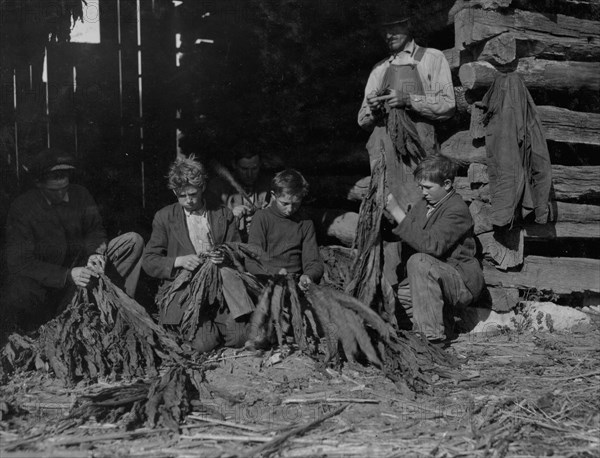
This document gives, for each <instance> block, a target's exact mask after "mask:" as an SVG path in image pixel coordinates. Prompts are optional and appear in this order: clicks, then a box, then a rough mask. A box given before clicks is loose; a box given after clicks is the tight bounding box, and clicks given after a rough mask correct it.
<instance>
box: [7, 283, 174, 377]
mask: <svg viewBox="0 0 600 458" xmlns="http://www.w3.org/2000/svg"><path fill="white" fill-rule="evenodd" d="M181 354H182V350H181V348H180V347H179V345H178V344H177V342H176V341H175V340H174V338H173V337H172V336H171V335H170V334H169V333H167V331H165V330H164V329H163V328H162V327H161V326H159V325H158V324H156V323H155V322H154V321H153V320H152V318H151V317H150V316H149V315H148V313H147V312H146V310H145V309H144V308H143V307H142V306H141V305H139V304H138V303H137V302H135V301H134V300H133V299H131V298H130V297H129V296H127V294H125V293H124V292H123V291H122V290H121V289H119V288H118V287H116V286H115V285H114V284H113V283H112V282H111V281H110V280H109V279H108V277H107V276H105V275H104V274H99V276H98V281H97V283H96V284H95V285H94V286H93V288H92V291H91V295H90V293H89V292H88V291H87V290H85V289H80V290H79V291H78V292H77V294H76V295H75V296H74V298H73V300H72V301H71V303H70V304H69V305H68V306H67V308H66V309H65V310H64V311H63V312H62V313H61V314H60V315H59V316H57V317H56V318H54V319H52V320H51V321H49V322H48V323H46V324H45V325H42V326H41V327H40V328H39V330H38V335H37V338H35V339H31V338H26V337H21V336H18V335H12V336H10V337H9V343H8V344H7V345H6V347H5V349H4V351H3V356H4V357H5V358H6V359H7V361H8V362H9V363H10V365H11V366H12V367H13V368H22V369H30V368H32V367H34V368H36V369H42V368H43V369H52V371H53V372H54V374H55V375H56V377H58V378H59V379H61V380H63V381H65V382H67V383H73V382H75V381H78V380H80V379H85V378H89V379H97V378H98V377H101V376H102V377H111V378H116V377H117V376H124V377H126V378H131V377H136V376H142V375H146V374H148V375H153V374H157V373H158V372H157V369H158V367H159V366H160V364H161V362H162V361H163V360H181Z"/></svg>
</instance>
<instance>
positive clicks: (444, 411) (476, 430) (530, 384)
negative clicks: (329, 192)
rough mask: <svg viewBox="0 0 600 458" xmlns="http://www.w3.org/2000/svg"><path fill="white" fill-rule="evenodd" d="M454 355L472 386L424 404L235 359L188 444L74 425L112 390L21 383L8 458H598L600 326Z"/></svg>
mask: <svg viewBox="0 0 600 458" xmlns="http://www.w3.org/2000/svg"><path fill="white" fill-rule="evenodd" d="M448 351H451V352H454V353H455V354H456V355H457V356H458V357H459V358H461V359H462V361H463V365H462V369H461V371H460V376H458V377H456V376H454V378H451V379H444V378H442V379H438V380H436V382H435V385H434V394H433V395H430V396H429V395H428V396H425V395H419V396H417V397H414V398H412V397H407V396H406V395H403V394H401V393H400V392H399V391H398V389H397V388H396V387H395V385H394V384H393V383H392V382H391V381H390V380H389V379H386V378H385V376H384V375H382V374H381V373H380V372H379V371H378V370H375V369H372V368H365V367H362V366H359V365H356V364H353V365H348V366H346V367H345V368H344V369H343V370H342V372H335V371H332V370H331V369H327V368H324V367H319V366H318V365H316V364H315V363H314V361H312V360H310V359H308V358H305V357H302V356H298V355H294V354H292V355H291V356H289V357H287V358H284V359H282V358H281V355H280V354H278V353H273V354H270V353H267V354H264V355H262V356H261V357H259V356H257V355H256V354H253V353H250V352H242V353H236V352H235V351H233V350H227V351H224V352H221V353H219V354H218V355H215V357H214V358H215V360H216V362H217V363H218V364H217V367H216V368H215V369H213V370H211V371H209V372H207V374H206V375H207V378H208V385H207V390H208V392H207V393H204V396H203V399H206V398H207V397H210V396H211V394H212V395H214V400H215V401H214V404H212V405H211V404H210V403H209V404H208V405H207V404H206V402H203V403H202V405H200V404H199V406H198V410H197V411H196V412H195V413H194V414H193V415H190V416H188V417H187V419H186V422H185V424H183V425H182V427H181V430H180V434H173V433H172V432H170V431H168V430H166V429H155V430H147V429H141V430H135V431H125V430H124V429H123V427H122V425H120V424H110V423H103V424H99V423H96V422H94V419H89V420H88V421H87V422H86V423H85V424H84V425H80V426H77V427H69V422H68V421H65V418H66V416H67V414H68V412H69V409H70V408H71V406H72V404H73V402H74V400H75V398H76V397H77V396H78V395H81V394H84V393H85V394H89V393H90V391H91V390H99V389H101V388H105V387H106V386H107V385H106V384H96V385H93V386H78V387H76V388H75V389H69V390H67V389H65V388H62V387H60V386H58V385H57V383H56V381H54V380H53V379H51V378H49V377H45V376H42V375H40V374H18V375H15V376H13V377H12V379H11V380H10V381H9V382H7V383H5V384H4V385H3V386H1V387H0V393H1V394H2V397H1V399H2V403H0V411H1V412H2V421H1V422H0V456H2V457H3V458H4V457H6V458H10V457H33V458H35V457H38V456H39V457H42V456H43V457H58V456H61V457H73V458H75V457H102V456H133V457H151V458H152V457H154V458H158V457H174V458H175V457H176V458H180V457H187V456H189V457H192V456H194V457H195V456H207V457H234V456H237V457H243V456H281V457H308V456H311V457H314V456H328V457H342V456H349V457H353V456H355V457H418V456H430V457H459V456H465V457H478V456H481V457H501V456H507V457H538V456H568V457H597V456H600V401H599V399H600V392H599V391H600V332H599V331H598V329H597V328H596V329H587V330H585V331H581V332H576V333H572V334H559V333H533V334H517V333H512V334H504V335H500V336H461V338H460V339H459V340H458V341H457V342H455V343H454V344H453V346H452V348H451V349H449V350H448ZM344 407H345V408H344ZM336 409H337V410H336Z"/></svg>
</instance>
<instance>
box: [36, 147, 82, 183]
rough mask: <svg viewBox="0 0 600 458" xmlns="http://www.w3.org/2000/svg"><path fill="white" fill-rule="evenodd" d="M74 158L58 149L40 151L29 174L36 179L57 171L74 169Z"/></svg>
mask: <svg viewBox="0 0 600 458" xmlns="http://www.w3.org/2000/svg"><path fill="white" fill-rule="evenodd" d="M75 168H76V167H75V158H74V157H73V156H72V155H71V154H69V153H66V152H65V151H63V150H61V149H59V148H47V149H45V150H42V151H41V152H40V153H39V154H38V155H37V156H36V157H35V158H34V159H33V164H32V166H31V172H32V173H33V174H34V175H35V176H38V177H41V176H42V175H45V174H46V173H49V172H54V171H57V170H73V169H75Z"/></svg>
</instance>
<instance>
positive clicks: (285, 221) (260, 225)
mask: <svg viewBox="0 0 600 458" xmlns="http://www.w3.org/2000/svg"><path fill="white" fill-rule="evenodd" d="M308 190H309V185H308V182H307V181H306V179H305V178H304V177H303V176H302V174H301V173H300V172H298V171H297V170H294V169H287V170H283V171H282V172H279V173H278V174H277V175H275V177H274V178H273V180H272V181H271V203H270V204H269V206H268V207H267V208H265V209H263V210H259V211H258V212H256V214H255V215H254V219H253V221H252V226H250V231H249V235H248V243H249V244H251V245H255V246H257V247H259V248H260V249H261V251H262V255H261V257H260V259H259V260H258V261H255V260H252V259H248V260H247V262H246V268H247V269H248V271H249V272H250V273H252V274H255V275H257V276H259V277H260V276H264V275H276V274H288V273H289V274H298V275H299V282H298V284H299V287H300V288H301V289H305V288H306V287H307V286H308V284H310V283H311V282H315V283H316V282H318V281H319V280H320V279H321V277H322V276H323V270H324V267H323V261H322V260H321V256H320V255H319V247H318V245H317V239H316V235H315V228H314V225H313V222H312V221H311V220H309V219H303V218H301V217H300V216H299V213H298V210H299V209H300V206H301V204H302V200H303V199H304V197H306V195H307V194H308Z"/></svg>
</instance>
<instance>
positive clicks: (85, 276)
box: [69, 267, 98, 288]
mask: <svg viewBox="0 0 600 458" xmlns="http://www.w3.org/2000/svg"><path fill="white" fill-rule="evenodd" d="M97 276H98V274H97V273H96V272H94V271H93V270H91V269H89V268H88V267H74V268H73V269H71V272H70V275H69V278H70V279H71V281H72V282H73V283H75V285H76V286H80V287H81V288H85V287H87V285H89V283H90V280H91V279H92V277H97Z"/></svg>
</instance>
